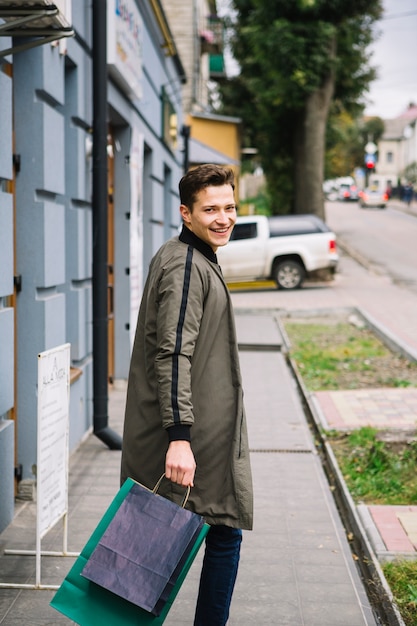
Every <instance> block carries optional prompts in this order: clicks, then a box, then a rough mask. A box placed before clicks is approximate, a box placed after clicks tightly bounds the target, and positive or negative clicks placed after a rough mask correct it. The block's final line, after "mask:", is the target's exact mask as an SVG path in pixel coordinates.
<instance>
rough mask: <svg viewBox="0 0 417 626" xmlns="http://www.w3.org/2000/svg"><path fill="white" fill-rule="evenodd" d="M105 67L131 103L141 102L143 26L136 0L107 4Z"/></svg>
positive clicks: (122, 0) (114, 1)
mask: <svg viewBox="0 0 417 626" xmlns="http://www.w3.org/2000/svg"><path fill="white" fill-rule="evenodd" d="M107 64H108V68H109V72H110V74H111V75H112V76H113V78H114V80H115V81H116V82H117V83H118V84H119V86H120V87H121V88H122V89H123V91H124V92H125V93H127V95H128V96H129V98H131V99H132V100H133V101H135V100H140V99H141V98H142V64H143V23H142V18H141V15H140V13H139V10H138V7H137V5H136V2H135V0H109V1H108V3H107Z"/></svg>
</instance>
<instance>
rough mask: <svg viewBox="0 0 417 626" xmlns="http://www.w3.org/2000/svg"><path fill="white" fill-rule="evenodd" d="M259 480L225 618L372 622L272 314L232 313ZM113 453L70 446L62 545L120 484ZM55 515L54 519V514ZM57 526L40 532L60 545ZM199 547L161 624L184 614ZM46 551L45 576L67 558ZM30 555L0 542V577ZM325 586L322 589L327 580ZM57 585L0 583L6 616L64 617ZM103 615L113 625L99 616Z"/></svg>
mask: <svg viewBox="0 0 417 626" xmlns="http://www.w3.org/2000/svg"><path fill="white" fill-rule="evenodd" d="M236 321H237V329H238V336H239V340H240V344H241V362H242V375H243V379H244V386H245V398H246V408H247V414H248V427H249V438H250V446H251V450H252V452H251V457H252V465H253V477H254V487H255V528H254V530H253V531H252V532H245V533H244V543H243V549H242V557H241V567H240V571H239V576H238V581H237V585H236V590H235V594H234V601H233V605H232V611H231V616H230V620H229V626H249V625H255V624H262V625H263V626H264V625H271V626H272V625H273V626H276V625H277V624H279V625H280V626H375V625H376V622H375V619H374V617H373V615H372V611H371V609H370V607H369V602H368V599H367V597H366V594H365V591H364V588H363V586H362V583H361V580H360V577H359V575H358V571H357V569H356V564H355V561H354V560H353V559H352V555H351V552H350V548H349V545H348V542H347V539H346V536H345V532H344V528H343V526H342V524H341V521H340V518H339V514H338V512H337V509H336V507H335V504H334V501H333V497H332V494H331V491H330V489H329V486H328V483H327V480H326V478H325V475H324V471H323V468H322V465H321V461H320V458H319V456H318V455H317V454H316V450H315V446H314V442H313V439H312V436H311V434H310V430H309V428H308V426H307V423H306V420H305V417H304V413H303V409H302V405H301V401H300V398H299V396H298V392H297V389H296V386H295V383H294V380H293V379H292V377H291V375H290V372H289V369H288V366H287V364H286V362H285V358H284V356H283V355H282V354H281V353H280V352H279V350H278V348H279V344H280V343H281V338H280V335H279V332H278V326H277V324H276V322H275V319H274V315H273V314H272V315H271V314H267V313H262V314H261V315H260V316H259V317H258V316H257V315H256V314H252V313H248V314H246V313H243V314H239V313H238V314H237V318H236ZM110 399H111V402H110V415H111V427H112V428H114V429H115V430H116V431H118V432H121V424H122V415H123V404H124V390H123V389H120V390H114V391H113V392H112V393H111V396H110ZM119 463H120V453H119V452H115V451H110V450H108V449H107V448H105V447H104V445H103V444H102V443H101V442H100V441H98V440H97V439H96V438H95V437H94V436H90V437H88V439H87V440H86V442H85V443H83V444H82V445H81V446H80V448H79V450H77V452H75V453H74V454H73V455H72V458H71V466H70V486H69V493H70V506H69V546H68V547H69V550H74V551H79V550H80V549H81V548H82V546H83V545H84V544H85V542H86V541H87V539H88V537H89V536H90V534H91V532H92V531H93V529H94V528H95V526H96V524H97V523H98V521H99V519H100V518H101V517H102V515H103V513H104V511H105V509H106V508H107V506H108V505H109V503H110V501H111V499H112V498H113V496H114V494H115V493H116V491H117V488H118V474H119ZM34 523H35V505H34V503H27V504H26V505H24V506H23V508H22V510H21V511H20V513H19V514H18V515H17V517H16V519H15V520H14V522H13V523H12V524H11V525H10V526H9V527H8V528H7V529H6V531H4V533H3V534H2V535H0V542H1V547H2V548H6V547H7V548H16V547H23V546H25V547H28V546H30V545H32V546H33V539H34ZM57 526H59V524H58V525H57ZM61 536H62V533H61V529H60V528H58V527H56V528H55V529H53V530H52V531H51V532H50V533H48V535H47V536H46V537H45V540H44V542H43V543H44V545H43V549H49V550H52V549H57V547H59V542H60V541H61ZM201 558H202V551H200V554H199V555H198V557H197V560H196V562H195V563H194V565H193V566H192V568H191V570H190V573H189V575H188V577H187V579H186V581H185V583H184V585H183V588H182V589H181V591H180V593H179V596H178V598H177V601H176V602H175V603H174V606H173V608H172V610H171V612H170V614H169V615H168V618H167V620H166V622H165V623H166V624H167V626H187V625H191V624H192V620H193V610H194V603H195V598H196V593H197V586H198V578H199V567H200V564H201ZM73 560H74V559H73V558H69V557H43V558H42V582H43V583H44V584H54V583H55V584H56V583H58V584H59V583H60V582H61V581H62V579H63V578H64V577H65V575H66V572H67V571H68V569H69V567H70V566H71V564H72V562H73ZM33 577H34V563H33V557H26V556H12V555H4V554H0V580H1V581H15V582H28V581H30V580H33ZM329 590H330V592H329ZM53 593H54V592H53V591H48V590H43V591H40V590H27V589H0V624H2V626H22V625H23V626H26V625H27V626H37V625H39V626H41V625H42V626H46V625H52V624H61V623H62V624H64V623H69V620H68V619H66V618H65V617H64V616H61V615H60V614H59V613H58V612H56V611H55V610H53V609H52V608H51V607H50V606H49V601H50V599H51V598H52V596H53ZM102 626H117V624H108V625H105V624H103V625H102Z"/></svg>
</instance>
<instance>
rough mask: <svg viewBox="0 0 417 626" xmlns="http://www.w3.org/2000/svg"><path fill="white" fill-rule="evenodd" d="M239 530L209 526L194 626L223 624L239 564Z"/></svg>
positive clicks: (240, 534)
mask: <svg viewBox="0 0 417 626" xmlns="http://www.w3.org/2000/svg"><path fill="white" fill-rule="evenodd" d="M241 542H242V531H241V530H240V529H238V528H229V527H228V526H212V527H211V528H210V530H209V532H208V534H207V537H206V551H205V554H204V560H203V567H202V570H201V578H200V589H199V592H198V599H197V607H196V611H195V618H194V626H224V625H225V624H226V622H227V620H228V618H229V608H230V603H231V600H232V593H233V588H234V586H235V581H236V576H237V568H238V565H239V555H240V544H241Z"/></svg>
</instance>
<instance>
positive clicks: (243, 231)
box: [217, 215, 338, 289]
mask: <svg viewBox="0 0 417 626" xmlns="http://www.w3.org/2000/svg"><path fill="white" fill-rule="evenodd" d="M217 258H218V261H219V264H220V266H221V268H222V272H223V275H224V277H225V280H226V281H227V282H247V281H256V280H270V279H273V280H274V281H275V282H276V284H277V286H278V287H279V288H281V289H296V288H297V287H300V286H301V284H302V282H303V280H304V279H305V278H306V277H313V276H314V275H315V274H318V273H319V272H320V273H321V274H323V271H326V273H328V274H334V272H335V271H336V267H337V263H338V254H337V250H336V236H335V234H334V233H333V232H332V231H331V230H330V229H329V228H328V227H327V226H326V224H325V223H324V222H323V221H322V220H321V219H320V218H318V217H317V216H315V215H280V216H273V217H266V216H265V215H252V216H245V217H238V218H237V221H236V225H235V227H234V230H233V233H232V236H231V238H230V241H229V243H228V244H227V245H226V246H222V247H221V248H218V250H217Z"/></svg>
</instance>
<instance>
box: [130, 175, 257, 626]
mask: <svg viewBox="0 0 417 626" xmlns="http://www.w3.org/2000/svg"><path fill="white" fill-rule="evenodd" d="M179 191H180V201H181V206H180V212H181V216H182V219H183V228H182V231H181V234H180V235H179V237H174V238H173V239H171V240H169V241H168V242H166V243H165V244H164V245H163V246H162V247H161V248H160V250H159V251H158V252H157V253H156V255H155V256H154V258H153V259H152V262H151V264H150V268H149V274H148V278H147V281H146V285H145V288H144V293H143V297H142V303H141V307H140V311H139V317H138V324H137V329H136V338H135V344H134V347H133V352H132V358H131V365H130V373H129V381H128V394H127V403H126V414H125V425H124V434H123V447H122V473H121V479H122V482H123V481H124V480H126V478H127V477H131V478H133V479H135V480H137V481H138V482H140V483H142V484H144V485H146V486H147V487H149V488H152V487H153V486H154V485H155V483H156V482H157V480H158V478H159V477H160V476H161V474H162V473H164V472H165V474H166V477H167V479H168V480H167V481H164V485H165V489H162V490H159V493H161V494H162V495H165V496H166V497H169V498H171V499H173V500H176V501H178V498H179V497H181V498H182V497H183V494H184V487H186V486H187V485H190V486H192V487H193V488H192V490H191V495H190V498H189V500H188V504H187V508H189V509H191V510H192V511H194V512H195V513H198V514H200V515H202V516H203V517H204V519H205V521H206V522H207V523H208V524H210V526H211V528H210V530H209V533H208V535H207V539H206V551H205V556H204V561H203V567H202V572H201V579H200V589H199V595H198V600H197V607H196V613H195V621H194V626H224V624H226V622H227V619H228V616H229V607H230V602H231V597H232V593H233V588H234V584H235V580H236V575H237V569H238V563H239V554H240V543H241V540H242V530H241V529H251V528H252V510H253V507H252V479H251V470H250V460H249V449H248V441H247V431H246V421H245V413H244V406H243V393H242V382H241V376H240V369H239V356H238V349H237V342H236V333H235V325H234V316H233V309H232V304H231V299H230V295H229V292H228V289H227V286H226V284H225V282H224V280H223V277H222V273H221V270H220V267H219V265H218V264H217V258H216V250H217V248H218V247H219V246H224V245H226V244H227V242H228V241H229V238H230V235H231V232H232V230H233V226H234V224H235V221H236V205H235V200H234V193H233V192H234V182H233V173H232V172H231V171H230V170H226V169H224V168H221V167H218V166H216V165H201V166H199V167H197V168H195V169H192V170H190V171H189V172H188V173H187V174H186V175H185V176H184V177H183V178H182V179H181V181H180V184H179Z"/></svg>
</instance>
